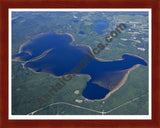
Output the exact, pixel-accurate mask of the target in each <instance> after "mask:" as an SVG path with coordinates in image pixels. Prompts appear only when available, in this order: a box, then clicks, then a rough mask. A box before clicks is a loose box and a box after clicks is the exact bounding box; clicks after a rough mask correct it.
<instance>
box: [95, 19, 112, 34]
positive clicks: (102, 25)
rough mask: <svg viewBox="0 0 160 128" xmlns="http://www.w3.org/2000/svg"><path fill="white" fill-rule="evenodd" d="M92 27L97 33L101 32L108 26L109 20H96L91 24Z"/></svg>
mask: <svg viewBox="0 0 160 128" xmlns="http://www.w3.org/2000/svg"><path fill="white" fill-rule="evenodd" d="M92 28H93V29H94V31H95V32H97V33H98V34H103V33H104V30H105V29H108V28H109V22H107V21H103V20H97V21H96V22H95V23H94V24H93V25H92Z"/></svg>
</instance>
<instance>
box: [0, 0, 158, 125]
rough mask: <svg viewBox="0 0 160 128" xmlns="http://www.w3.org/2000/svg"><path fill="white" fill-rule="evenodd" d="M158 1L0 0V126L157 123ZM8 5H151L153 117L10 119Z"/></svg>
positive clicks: (67, 6)
mask: <svg viewBox="0 0 160 128" xmlns="http://www.w3.org/2000/svg"><path fill="white" fill-rule="evenodd" d="M159 5H160V1H159V0H52V1H49V0H30V1H29V0H13V1H11V0H0V128H28V127H31V128H36V127H38V128H43V127H45V128H53V127H55V128H58V127H61V128H66V127H67V128H73V127H77V128H78V127H79V128H85V127H87V128H89V127H97V128H99V127H105V128H106V127H112V128H115V127H116V128H117V127H118V128H124V127H139V128H148V127H149V128H158V127H160V109H159V108H160V74H159V72H160V68H159V67H160V66H159V64H160V57H159V55H160V53H159V48H160V45H159V43H160V42H159V40H158V39H159V38H158V37H159V36H160V33H159V30H160V25H159V24H160V20H159V16H160V15H159V14H160V6H159ZM9 8H151V9H152V119H151V120H9V119H8V84H9V82H8V78H9V77H8V76H9V74H8V70H9V69H8V41H9V38H8V14H9V13H8V12H9V11H8V9H9Z"/></svg>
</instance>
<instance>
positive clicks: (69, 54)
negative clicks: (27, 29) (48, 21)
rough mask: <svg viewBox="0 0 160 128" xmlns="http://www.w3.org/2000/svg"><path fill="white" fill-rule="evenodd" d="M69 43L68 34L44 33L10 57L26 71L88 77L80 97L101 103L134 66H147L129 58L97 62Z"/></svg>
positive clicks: (82, 48)
mask: <svg viewBox="0 0 160 128" xmlns="http://www.w3.org/2000/svg"><path fill="white" fill-rule="evenodd" d="M105 24H106V23H105ZM72 41H74V38H73V37H72V35H70V34H56V33H55V32H53V31H51V32H48V33H43V34H40V35H37V36H35V37H34V38H32V39H30V40H28V41H27V42H25V43H24V44H23V45H22V46H21V48H20V53H18V54H16V55H13V56H12V57H13V59H15V60H20V61H24V62H25V64H24V66H25V67H26V68H30V69H32V70H34V71H36V72H46V73H50V74H53V75H55V76H62V75H63V74H64V73H68V74H73V73H74V74H81V75H83V74H84V75H88V76H90V80H89V81H88V82H87V84H86V87H85V88H84V90H83V93H82V95H83V96H84V97H85V98H87V99H91V100H95V99H103V98H104V97H105V96H106V95H107V94H108V93H109V92H110V91H112V90H114V89H115V88H116V87H117V85H119V83H120V82H121V81H122V80H123V79H124V77H125V75H126V74H127V73H128V71H130V70H131V69H132V68H133V67H134V66H135V65H137V64H141V65H144V66H146V65H147V63H146V62H145V61H144V60H143V59H142V58H141V57H138V56H134V55H129V54H124V55H122V59H120V58H117V59H119V60H113V61H107V60H106V61H100V60H98V59H97V58H95V57H94V55H93V53H92V49H91V48H89V46H82V45H71V44H70V43H71V42H72ZM78 67H79V71H77V70H78ZM71 71H72V72H71ZM75 86H76V85H75Z"/></svg>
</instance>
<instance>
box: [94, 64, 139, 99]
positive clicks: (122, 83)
mask: <svg viewBox="0 0 160 128" xmlns="http://www.w3.org/2000/svg"><path fill="white" fill-rule="evenodd" d="M139 66H140V65H139V64H137V65H135V66H133V67H132V68H130V69H129V70H128V72H127V73H126V74H125V76H124V78H123V79H122V80H121V81H120V83H119V84H118V85H117V86H116V87H115V88H114V89H113V90H111V91H110V92H109V93H108V94H107V95H106V96H105V97H104V98H103V99H96V100H95V101H101V100H106V99H107V98H108V97H109V96H110V95H111V94H112V93H114V92H116V91H117V90H118V89H119V88H121V87H122V86H123V85H124V84H125V82H126V81H127V78H128V75H129V73H130V71H132V70H134V69H136V68H137V67H139Z"/></svg>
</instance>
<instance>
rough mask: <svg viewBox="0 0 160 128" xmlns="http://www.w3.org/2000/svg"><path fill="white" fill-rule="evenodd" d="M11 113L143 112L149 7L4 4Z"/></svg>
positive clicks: (146, 109) (145, 112) (146, 108)
mask: <svg viewBox="0 0 160 128" xmlns="http://www.w3.org/2000/svg"><path fill="white" fill-rule="evenodd" d="M10 22H11V28H10V29H11V44H10V45H11V55H10V56H11V60H10V61H11V86H10V89H11V91H10V92H11V99H10V100H11V104H10V107H11V115H29V116H33V115H39V116H45V115H53V116H55V115H77V116H78V115H92V116H94V115H101V116H102V115H103V117H104V115H107V116H109V115H110V116H113V115H117V116H118V115H149V95H150V94H149V86H150V85H149V71H150V70H149V65H150V62H149V61H150V59H149V54H150V53H149V49H150V47H149V46H150V45H149V43H150V42H149V11H132V10H131V11H107V10H104V11H103V10H101V11H94V10H92V11H89V10H76V9H75V10H69V11H67V9H66V10H60V11H59V10H58V9H57V10H54V11H53V10H50V11H49V10H47V11H41V10H32V11H31V10H28V11H26V10H25V11H23V10H21V11H17V10H12V11H11V18H10Z"/></svg>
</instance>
